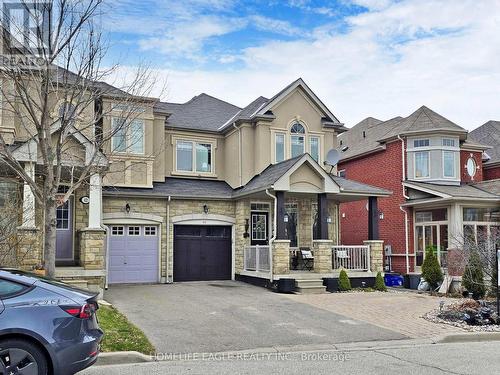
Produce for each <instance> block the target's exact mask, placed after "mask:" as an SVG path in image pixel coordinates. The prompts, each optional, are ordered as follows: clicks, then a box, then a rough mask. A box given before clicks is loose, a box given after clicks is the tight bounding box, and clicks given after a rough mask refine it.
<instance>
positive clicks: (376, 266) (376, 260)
mask: <svg viewBox="0 0 500 375" xmlns="http://www.w3.org/2000/svg"><path fill="white" fill-rule="evenodd" d="M363 242H364V244H365V245H366V246H369V247H370V271H371V272H378V271H380V272H384V241H382V240H371V241H363Z"/></svg>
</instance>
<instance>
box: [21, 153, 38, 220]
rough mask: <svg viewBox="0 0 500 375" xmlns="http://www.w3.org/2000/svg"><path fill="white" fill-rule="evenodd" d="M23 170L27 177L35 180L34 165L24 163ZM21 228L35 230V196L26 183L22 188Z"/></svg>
mask: <svg viewBox="0 0 500 375" xmlns="http://www.w3.org/2000/svg"><path fill="white" fill-rule="evenodd" d="M24 170H25V172H26V174H27V175H28V176H30V177H31V178H32V179H33V180H35V164H34V163H29V162H27V163H25V164H24ZM23 190H24V191H23V215H22V216H23V224H22V227H23V228H35V195H34V194H33V191H32V190H31V187H30V186H29V184H28V183H26V182H25V183H24V188H23Z"/></svg>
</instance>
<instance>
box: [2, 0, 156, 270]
mask: <svg viewBox="0 0 500 375" xmlns="http://www.w3.org/2000/svg"><path fill="white" fill-rule="evenodd" d="M20 1H22V2H23V4H24V7H23V8H24V10H25V12H26V13H27V14H29V16H30V17H31V18H33V19H34V20H35V22H34V23H35V25H36V27H34V28H33V27H32V28H31V29H30V31H29V32H28V33H27V34H28V35H26V30H25V25H24V24H23V23H21V24H19V25H15V24H13V23H12V20H11V21H10V22H11V23H10V24H9V25H3V27H4V31H5V32H6V34H7V36H8V38H5V35H4V55H5V51H6V48H5V47H6V46H5V43H6V41H7V42H9V43H7V44H9V45H8V46H7V47H8V53H9V56H16V58H4V59H3V60H2V62H1V63H0V69H1V74H2V87H1V94H2V97H3V107H2V110H3V112H4V113H3V117H4V118H10V120H11V121H12V123H14V124H15V127H16V129H17V128H19V129H21V130H20V131H19V132H18V133H19V135H20V136H21V137H22V138H23V139H24V144H23V147H18V146H16V145H13V144H12V141H11V140H8V139H6V137H5V136H3V135H2V134H1V133H0V161H1V162H3V163H4V164H5V165H7V166H8V168H9V169H10V170H11V171H12V172H13V173H14V174H15V175H16V176H18V177H19V178H20V179H21V180H22V181H23V182H24V183H25V184H27V185H28V186H29V188H30V189H31V191H32V193H33V195H34V197H35V200H36V202H37V204H39V205H41V206H42V209H43V222H44V225H43V250H44V263H45V267H46V271H47V274H48V276H51V277H53V276H54V274H55V246H56V224H57V218H56V209H57V206H58V205H59V204H62V203H64V202H66V201H67V200H68V199H69V197H70V196H71V194H72V193H73V192H74V191H75V190H76V189H78V188H79V187H81V186H82V185H84V184H87V183H88V181H89V177H90V176H91V175H93V174H96V173H98V174H100V175H103V174H104V173H105V172H106V170H107V160H108V159H107V157H109V156H110V154H111V153H112V152H113V150H111V148H110V143H111V142H110V140H111V138H112V137H113V136H116V135H121V134H129V131H128V130H129V128H130V126H131V123H133V120H134V118H135V117H137V116H138V114H139V113H141V111H144V110H145V109H147V107H151V106H154V104H155V100H154V99H151V98H149V97H148V96H147V93H148V92H150V91H151V89H152V88H153V85H154V79H153V78H154V77H153V76H152V74H153V71H152V70H151V69H149V68H147V67H140V68H138V69H137V72H136V74H135V75H134V76H133V77H129V82H128V84H127V85H126V86H123V87H120V88H116V87H114V86H111V85H108V84H105V83H103V82H104V80H105V79H106V78H107V77H109V76H110V75H111V74H112V73H113V72H114V71H115V70H116V69H117V68H118V66H117V65H113V66H112V67H108V68H104V67H103V58H104V56H105V54H106V51H107V48H106V44H105V43H104V41H103V38H102V33H101V31H100V30H99V28H98V27H97V25H98V20H99V18H100V17H101V16H102V9H103V8H102V6H103V1H102V0H87V1H84V0H76V1H73V0H36V1H33V0H30V1H29V2H25V3H24V0H20ZM4 11H5V9H4ZM4 16H6V17H4V19H9V18H8V17H9V15H4ZM7 26H8V29H7ZM47 26H49V29H50V30H49V31H50V32H49V33H48V34H47ZM16 27H17V28H18V29H19V32H18V33H16V32H15V31H16V30H15V28H16ZM16 34H17V35H21V36H22V37H23V38H24V43H21V45H23V48H19V47H18V46H16V45H15V44H13V43H11V42H12V40H14V39H15V38H14V36H15V35H16ZM26 45H29V48H28V49H27V48H26ZM33 56H36V58H33ZM103 98H111V100H112V101H113V103H114V104H113V105H112V106H111V107H109V106H108V107H106V106H104V105H103ZM111 111H113V113H114V114H116V113H117V112H119V113H120V114H119V118H121V119H122V121H120V122H118V123H117V124H114V126H111V127H108V128H106V127H105V126H103V120H104V119H105V118H106V116H108V115H109V114H110V112H111ZM16 138H18V137H17V136H16ZM75 138H78V139H79V140H80V141H79V144H77V143H78V142H77V143H75ZM132 138H133V136H132ZM136 141H139V140H136ZM141 141H142V140H141ZM82 144H83V145H84V146H85V152H84V153H82V152H79V150H78V148H79V147H81V145H82ZM80 151H81V150H80ZM26 160H28V161H31V160H36V161H35V163H33V165H35V164H36V170H35V173H34V174H33V173H29V170H28V169H27V168H25V163H24V162H23V161H26ZM62 183H64V184H65V186H67V188H66V189H65V190H64V191H62V192H61V191H60V190H58V189H59V187H60V185H61V184H62Z"/></svg>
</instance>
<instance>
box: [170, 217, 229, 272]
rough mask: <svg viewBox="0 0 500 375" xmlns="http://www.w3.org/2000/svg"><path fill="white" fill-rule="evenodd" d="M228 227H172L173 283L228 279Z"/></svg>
mask: <svg viewBox="0 0 500 375" xmlns="http://www.w3.org/2000/svg"><path fill="white" fill-rule="evenodd" d="M231 263H232V262H231V227H226V226H205V225H204V226H198V225H175V226H174V281H204V280H229V279H231Z"/></svg>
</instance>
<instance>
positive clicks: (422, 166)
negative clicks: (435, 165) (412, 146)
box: [415, 151, 430, 178]
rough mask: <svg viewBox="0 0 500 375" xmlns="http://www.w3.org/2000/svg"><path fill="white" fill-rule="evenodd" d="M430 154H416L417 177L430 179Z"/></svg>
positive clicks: (421, 152)
mask: <svg viewBox="0 0 500 375" xmlns="http://www.w3.org/2000/svg"><path fill="white" fill-rule="evenodd" d="M429 169H430V168H429V152H428V151H419V152H415V177H416V178H426V177H429Z"/></svg>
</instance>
